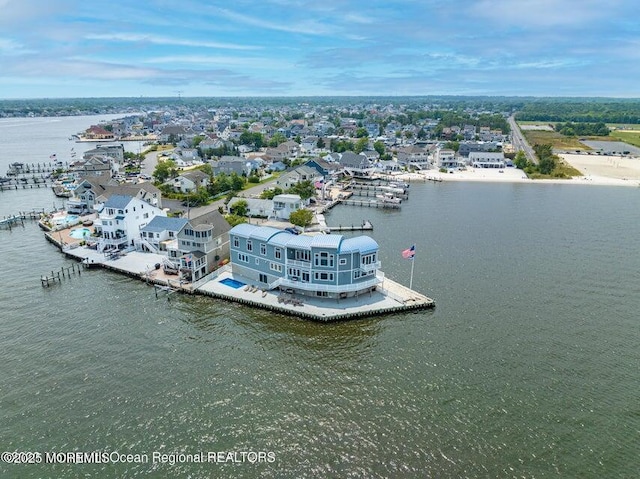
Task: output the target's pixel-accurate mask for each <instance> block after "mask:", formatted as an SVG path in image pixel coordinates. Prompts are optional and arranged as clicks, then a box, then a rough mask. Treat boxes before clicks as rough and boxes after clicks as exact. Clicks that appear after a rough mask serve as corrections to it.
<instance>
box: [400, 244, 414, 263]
mask: <svg viewBox="0 0 640 479" xmlns="http://www.w3.org/2000/svg"><path fill="white" fill-rule="evenodd" d="M415 255H416V245H414V244H413V245H411V248H407V249H405V250H403V251H402V257H403V258H404V259H413V257H414V256H415Z"/></svg>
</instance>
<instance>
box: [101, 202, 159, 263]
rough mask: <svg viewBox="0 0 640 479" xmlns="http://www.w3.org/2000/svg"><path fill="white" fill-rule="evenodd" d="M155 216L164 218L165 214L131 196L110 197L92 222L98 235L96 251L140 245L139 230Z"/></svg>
mask: <svg viewBox="0 0 640 479" xmlns="http://www.w3.org/2000/svg"><path fill="white" fill-rule="evenodd" d="M155 216H166V213H165V212H164V211H162V210H161V209H160V208H156V207H155V206H152V205H150V204H149V203H147V202H145V201H142V200H140V199H138V198H134V197H132V196H124V195H113V196H111V197H110V198H109V199H108V200H107V201H106V202H105V203H104V207H103V208H102V211H100V213H99V215H98V219H97V220H96V221H95V222H94V226H95V228H96V232H97V233H98V234H99V235H100V239H99V241H98V251H99V252H103V251H105V250H120V249H125V248H127V247H129V246H136V243H140V230H141V229H142V228H143V227H144V226H146V225H147V224H148V223H149V222H150V221H151V220H152V219H153V218H154V217H155Z"/></svg>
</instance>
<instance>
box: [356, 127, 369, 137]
mask: <svg viewBox="0 0 640 479" xmlns="http://www.w3.org/2000/svg"><path fill="white" fill-rule="evenodd" d="M368 136H369V132H367V129H366V128H358V129H357V130H356V138H365V137H368Z"/></svg>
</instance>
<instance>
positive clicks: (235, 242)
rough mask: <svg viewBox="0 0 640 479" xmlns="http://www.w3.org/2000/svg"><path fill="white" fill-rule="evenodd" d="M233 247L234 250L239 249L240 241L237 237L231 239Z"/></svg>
mask: <svg viewBox="0 0 640 479" xmlns="http://www.w3.org/2000/svg"><path fill="white" fill-rule="evenodd" d="M233 247H234V248H239V247H240V240H239V239H238V237H237V236H234V237H233Z"/></svg>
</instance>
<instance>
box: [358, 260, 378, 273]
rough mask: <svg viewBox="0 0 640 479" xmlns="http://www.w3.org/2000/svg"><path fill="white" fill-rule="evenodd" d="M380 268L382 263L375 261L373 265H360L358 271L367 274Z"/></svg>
mask: <svg viewBox="0 0 640 479" xmlns="http://www.w3.org/2000/svg"><path fill="white" fill-rule="evenodd" d="M381 267H382V263H381V262H380V261H376V262H375V263H371V264H361V265H360V269H361V270H362V271H366V272H367V273H369V272H371V271H373V270H376V269H380V268H381Z"/></svg>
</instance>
